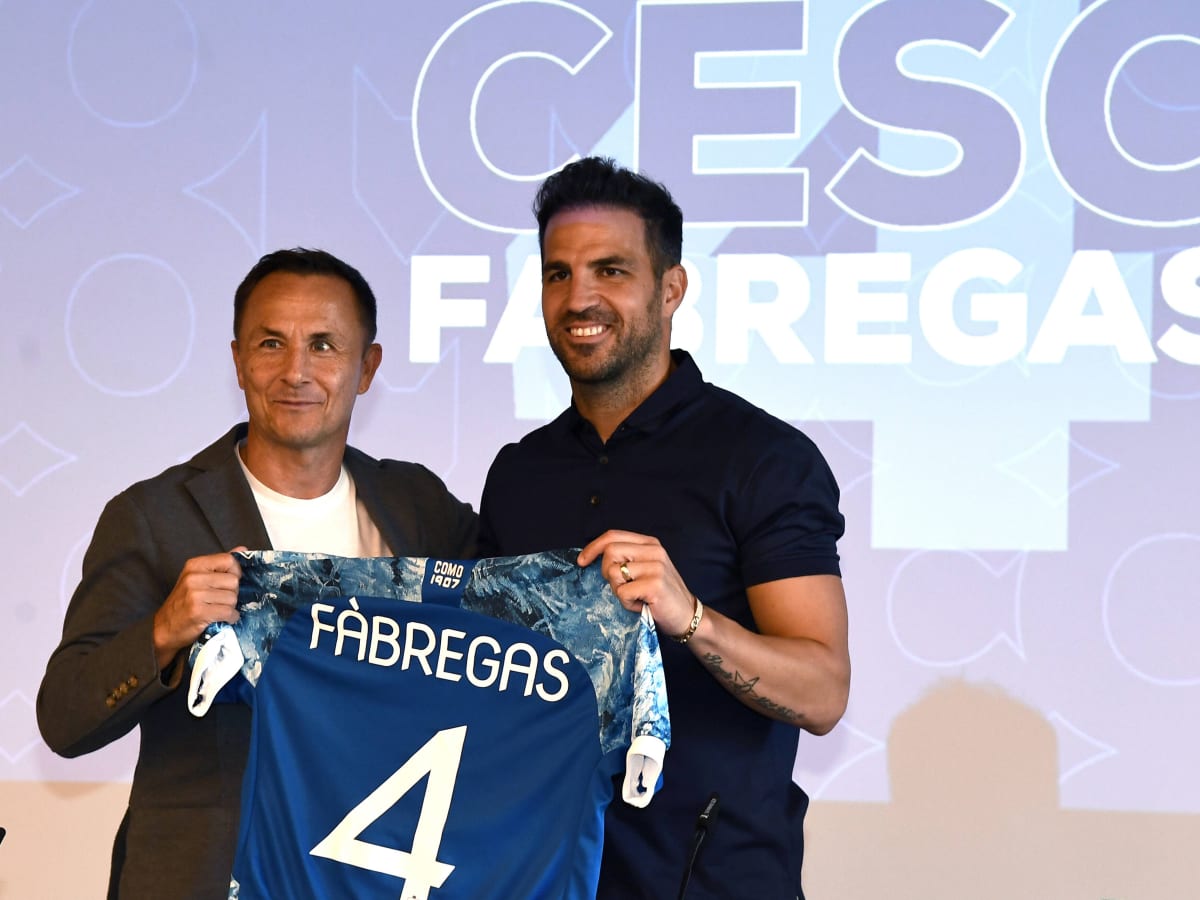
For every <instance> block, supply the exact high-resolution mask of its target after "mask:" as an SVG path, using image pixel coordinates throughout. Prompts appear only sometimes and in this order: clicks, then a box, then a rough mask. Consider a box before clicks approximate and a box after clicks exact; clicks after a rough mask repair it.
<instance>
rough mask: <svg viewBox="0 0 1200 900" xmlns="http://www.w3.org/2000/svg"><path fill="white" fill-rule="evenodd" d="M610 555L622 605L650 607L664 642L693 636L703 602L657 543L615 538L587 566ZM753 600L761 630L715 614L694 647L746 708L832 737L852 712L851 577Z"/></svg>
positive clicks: (810, 582) (605, 539)
mask: <svg viewBox="0 0 1200 900" xmlns="http://www.w3.org/2000/svg"><path fill="white" fill-rule="evenodd" d="M601 557H602V558H603V563H602V565H603V570H604V575H605V577H606V578H607V579H608V581H609V583H610V584H611V585H612V588H613V591H614V592H615V593H616V594H617V597H618V598H619V599H620V600H621V603H622V605H624V606H626V607H627V608H629V609H633V610H637V609H639V608H640V607H641V606H642V605H643V604H645V605H646V606H648V607H649V608H650V613H651V615H652V616H653V617H654V621H655V624H656V625H657V626H658V629H659V632H660V633H661V634H663V635H666V636H670V637H678V636H680V635H683V634H685V633H686V632H687V630H688V628H689V626H690V625H691V623H692V619H693V616H694V612H695V609H696V607H695V599H694V597H693V595H692V593H691V591H690V590H688V588H687V585H685V584H684V582H683V579H682V577H681V576H680V575H679V572H678V571H677V570H676V569H675V566H674V564H673V563H672V562H671V560H670V558H669V557H668V556H667V553H666V551H665V550H664V549H663V547H662V545H661V544H659V542H658V540H657V539H655V538H652V537H647V536H645V535H639V534H634V533H632V532H625V531H608V532H605V533H604V534H603V535H601V536H600V537H598V538H596V540H594V541H592V542H591V543H590V544H588V546H587V547H585V548H584V549H583V552H582V553H580V556H579V562H580V564H581V565H587V564H589V563H591V562H592V561H593V560H595V559H597V558H601ZM622 566H623V567H624V569H622ZM746 594H747V597H748V599H749V602H750V609H751V611H752V612H753V614H754V619H755V623H756V624H757V626H758V629H759V630H758V632H754V631H751V630H749V629H747V628H744V627H743V626H741V625H740V624H738V623H737V622H735V621H733V620H732V619H729V618H728V617H726V616H723V615H721V614H720V613H718V612H716V611H715V610H712V609H709V608H707V607H705V608H704V611H703V615H702V617H701V621H700V624H699V626H698V627H697V628H696V631H695V633H694V634H693V635H692V637H691V638H690V640H689V641H688V644H687V646H688V648H689V649H690V650H691V651H692V652H693V653H694V654H695V655H696V657H697V658H698V659H699V660H700V661H701V662H702V663H703V664H704V665H705V666H706V667H707V668H708V670H709V671H710V672H711V673H712V674H713V677H715V678H716V679H717V680H718V681H720V682H721V684H722V685H723V686H724V687H725V689H726V690H728V691H729V692H730V693H731V694H733V695H734V696H735V697H737V698H738V700H739V701H741V702H742V703H743V704H745V705H746V706H748V707H750V708H751V709H754V710H756V711H757V712H760V713H762V714H763V715H765V716H769V717H771V718H773V719H778V720H780V721H783V722H789V723H791V724H793V725H796V726H798V727H800V728H803V729H805V730H806V731H811V732H812V733H814V734H825V733H826V732H828V731H830V730H831V729H832V728H833V727H834V726H835V725H836V724H837V723H838V720H839V719H840V718H841V716H842V714H843V713H844V712H845V709H846V702H847V698H848V696H849V690H850V653H849V642H848V635H847V631H848V625H847V614H846V597H845V593H844V591H843V589H842V581H841V579H840V578H838V577H837V576H835V575H809V576H804V577H801V578H785V579H781V580H779V581H771V582H767V583H765V584H759V585H754V586H753V587H751V588H749V589H748V590H747V592H746ZM700 602H701V603H703V598H701V601H700Z"/></svg>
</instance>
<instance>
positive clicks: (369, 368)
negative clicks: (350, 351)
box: [358, 344, 383, 394]
mask: <svg viewBox="0 0 1200 900" xmlns="http://www.w3.org/2000/svg"><path fill="white" fill-rule="evenodd" d="M381 362H383V347H381V346H380V345H379V344H371V345H370V346H369V347H367V351H366V353H364V354H363V368H362V375H361V376H360V377H359V379H358V392H359V393H360V394H365V393H366V392H367V388H369V387H370V386H371V381H372V380H373V379H374V378H375V373H376V372H378V371H379V364H380V363H381Z"/></svg>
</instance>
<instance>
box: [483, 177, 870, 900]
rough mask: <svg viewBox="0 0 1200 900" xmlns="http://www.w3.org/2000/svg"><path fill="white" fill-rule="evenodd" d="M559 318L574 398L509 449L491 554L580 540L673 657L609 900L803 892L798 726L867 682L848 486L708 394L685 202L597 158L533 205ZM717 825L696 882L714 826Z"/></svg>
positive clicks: (619, 842)
mask: <svg viewBox="0 0 1200 900" xmlns="http://www.w3.org/2000/svg"><path fill="white" fill-rule="evenodd" d="M534 209H535V212H536V215H537V220H538V237H539V243H540V247H541V252H542V313H543V316H544V318H545V322H546V332H547V335H548V336H549V339H550V345H551V347H552V348H553V350H554V353H555V355H556V356H557V357H558V359H559V362H561V363H562V366H563V368H564V369H565V370H566V373H567V376H568V378H569V379H570V382H571V391H572V404H571V407H570V408H569V409H568V410H566V412H564V413H563V414H562V415H560V416H559V417H558V418H557V419H555V420H554V421H553V422H551V423H550V424H548V425H546V426H544V427H542V428H539V429H537V430H536V431H534V432H532V433H531V434H529V435H527V436H526V437H525V438H524V439H523V440H521V441H520V442H519V443H517V444H510V445H508V446H506V447H504V448H503V449H502V450H501V451H500V453H499V455H498V456H497V457H496V460H495V462H494V463H493V465H492V468H491V470H490V472H489V473H488V478H487V483H486V486H485V487H484V492H483V498H482V503H481V509H480V513H481V534H480V554H481V555H513V554H518V553H527V552H534V551H537V550H544V549H548V548H553V547H563V546H571V545H579V546H583V547H584V549H583V552H582V553H581V554H580V556H579V563H580V564H581V565H587V564H588V563H590V562H592V561H593V560H595V559H597V558H602V565H603V571H604V574H605V576H606V577H607V578H608V580H609V581H610V583H611V584H612V586H613V589H614V591H615V592H616V593H617V596H618V597H619V598H620V599H621V602H622V603H623V604H624V605H626V606H628V607H629V608H630V609H637V608H640V607H641V606H642V605H643V604H645V605H647V606H649V608H650V611H651V614H652V615H653V617H654V621H655V624H656V627H657V628H658V631H659V634H660V635H661V636H663V637H669V638H672V639H673V640H671V641H665V642H664V644H663V663H664V668H665V673H666V683H667V692H668V697H669V702H670V706H671V721H672V729H673V733H674V739H673V741H672V747H671V751H670V763H669V766H668V767H667V768H666V774H665V775H664V784H663V786H662V789H661V791H660V792H659V794H658V795H657V796H656V798H655V801H654V803H653V804H651V806H650V808H647V809H644V810H638V809H632V808H622V806H623V804H614V805H613V806H612V807H611V808H610V809H609V813H608V816H607V820H606V825H605V827H606V833H605V846H604V860H603V865H602V869H601V875H600V889H599V894H598V896H599V897H602V898H618V897H619V898H632V897H647V898H656V900H657V898H663V897H673V896H676V894H677V892H679V891H680V889H681V883H682V882H684V881H685V878H689V877H690V881H688V882H687V896H688V898H690V900H698V898H718V897H720V898H730V897H733V898H742V897H754V898H761V900H773V898H788V900H791V898H795V897H800V896H802V893H801V887H800V866H801V860H802V857H803V849H804V844H803V839H804V837H803V822H804V813H805V810H806V808H807V806H808V798H807V797H806V795H805V794H804V792H803V791H802V790H801V789H800V788H799V787H797V786H796V785H795V784H794V783H793V782H792V778H791V775H792V768H793V764H794V762H795V755H796V748H797V739H798V735H799V729H804V730H806V731H810V732H812V733H814V734H825V733H826V732H828V731H830V730H831V729H832V728H833V727H834V726H835V725H836V724H837V722H838V720H839V719H840V718H841V716H842V713H843V712H844V711H845V708H846V701H847V695H848V692H849V684H850V659H849V651H848V646H847V614H846V600H845V594H844V592H843V589H842V581H841V575H840V568H839V564H838V554H837V540H838V538H839V537H841V535H842V531H843V520H842V516H841V514H840V513H839V512H838V507H837V503H838V488H837V484H836V482H835V481H834V478H833V475H832V473H831V472H830V470H829V467H828V465H827V464H826V462H825V460H824V459H823V458H822V456H821V454H820V452H819V451H818V450H817V448H816V446H815V445H814V444H813V443H812V442H811V441H810V440H809V439H808V438H807V437H805V436H804V435H803V434H802V433H801V432H799V431H797V430H796V429H795V428H793V427H792V426H790V425H788V424H786V423H785V422H782V421H780V420H778V419H775V418H773V417H772V416H770V415H768V414H767V413H765V412H763V411H762V410H760V409H758V408H756V407H754V406H752V405H751V404H749V403H747V402H746V401H744V400H742V399H741V398H739V397H737V396H736V395H734V394H731V393H729V392H728V391H725V390H722V389H720V388H717V387H714V386H713V385H710V384H707V383H706V382H704V381H703V380H702V378H701V375H700V371H699V369H697V367H696V364H695V362H694V361H693V360H692V358H691V357H690V356H689V355H688V354H687V353H685V352H683V351H680V350H675V351H672V350H671V349H670V339H671V317H672V315H673V314H674V313H675V310H677V309H678V308H679V305H680V303H681V302H682V300H683V297H684V294H685V292H686V290H687V274H686V272H685V271H684V269H683V267H682V266H681V265H680V259H681V252H682V242H683V214H682V212H681V211H680V209H679V207H678V206H677V205H676V204H675V202H674V201H673V200H672V199H671V196H670V194H669V193H668V192H667V190H666V189H665V188H664V187H662V186H661V185H659V184H656V183H655V182H653V181H650V180H649V179H647V178H645V177H643V176H641V175H638V174H635V173H633V172H630V171H629V170H626V169H623V168H621V167H619V166H617V165H615V164H614V163H613V162H612V161H611V160H604V159H597V158H587V159H582V160H579V161H578V162H575V163H572V164H571V165H568V166H567V167H565V168H564V169H562V170H561V171H560V172H558V173H556V174H555V175H552V176H551V177H550V178H548V179H547V180H546V181H545V183H544V184H543V185H542V187H541V188H540V190H539V192H538V195H537V198H536V200H535V203H534ZM714 792H715V793H717V794H718V795H719V797H720V822H719V825H717V826H716V827H714V828H712V829H711V830H710V831H709V832H708V834H707V840H706V843H705V844H704V852H703V854H702V855H701V856H700V857H699V859H698V861H697V862H696V864H695V868H694V871H693V870H690V867H691V853H692V851H693V849H694V846H695V831H696V822H697V817H698V814H699V813H700V812H701V811H702V809H704V808H705V807H706V805H707V803H708V800H709V798H710V797H711V795H712V794H713V793H714Z"/></svg>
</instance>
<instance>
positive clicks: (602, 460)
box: [600, 456, 608, 466]
mask: <svg viewBox="0 0 1200 900" xmlns="http://www.w3.org/2000/svg"><path fill="white" fill-rule="evenodd" d="M600 465H602V466H607V465H608V457H607V456H602V457H600Z"/></svg>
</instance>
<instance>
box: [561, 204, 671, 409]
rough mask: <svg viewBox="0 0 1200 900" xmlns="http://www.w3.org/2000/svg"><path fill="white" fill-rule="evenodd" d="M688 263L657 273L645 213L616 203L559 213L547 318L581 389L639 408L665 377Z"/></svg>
mask: <svg viewBox="0 0 1200 900" xmlns="http://www.w3.org/2000/svg"><path fill="white" fill-rule="evenodd" d="M686 288H687V277H686V275H685V274H684V271H683V268H682V267H680V266H671V267H670V268H668V269H667V270H666V271H665V272H663V274H662V276H661V277H655V274H654V265H653V262H652V259H651V256H650V252H649V249H648V248H647V246H646V229H645V224H644V223H643V221H642V219H641V217H640V216H639V215H638V214H637V213H635V212H632V211H630V210H626V209H620V208H615V207H606V206H603V207H584V208H581V209H571V210H566V211H564V212H561V213H558V214H557V215H555V216H554V217H553V218H552V219H551V220H550V222H549V223H548V224H547V226H546V234H545V238H544V241H543V246H542V317H543V318H544V320H545V323H546V334H547V337H549V339H550V347H551V349H553V350H554V355H555V356H557V357H558V361H559V362H560V363H562V367H563V369H565V370H566V373H567V375H568V376H569V377H570V379H571V386H572V389H573V390H574V391H575V393H576V396H577V398H578V397H579V395H580V393H581V392H583V393H584V394H590V395H593V396H595V395H597V394H603V395H605V396H606V397H607V399H608V400H609V401H610V402H611V401H615V402H618V403H620V404H622V405H629V406H630V408H632V407H633V406H636V405H637V404H638V403H640V402H641V401H642V400H644V399H645V398H646V397H647V396H649V394H650V393H651V392H653V390H654V389H655V388H656V387H658V385H659V384H661V383H662V381H663V379H664V378H666V375H667V372H668V370H669V367H670V341H671V316H672V315H673V314H674V312H675V310H676V309H677V308H678V306H679V303H680V301H681V300H682V299H683V294H684V291H685V290H686Z"/></svg>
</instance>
